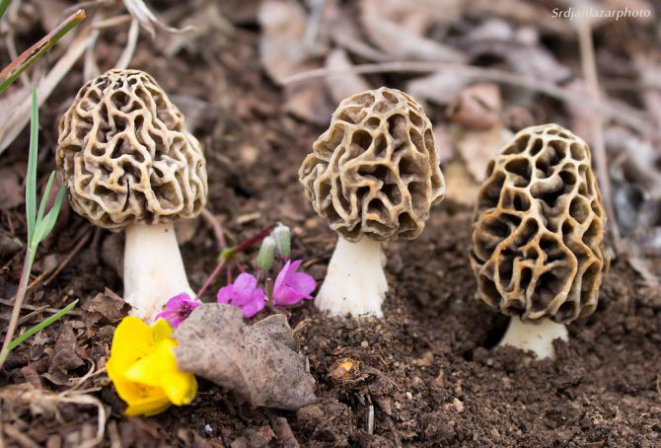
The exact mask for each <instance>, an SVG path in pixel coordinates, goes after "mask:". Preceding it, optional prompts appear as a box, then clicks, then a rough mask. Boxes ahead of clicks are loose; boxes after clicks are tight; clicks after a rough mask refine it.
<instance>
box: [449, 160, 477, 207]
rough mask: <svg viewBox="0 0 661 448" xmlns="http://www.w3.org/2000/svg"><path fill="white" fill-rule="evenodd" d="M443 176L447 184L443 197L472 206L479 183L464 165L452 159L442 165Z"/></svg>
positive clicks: (475, 200) (475, 199)
mask: <svg viewBox="0 0 661 448" xmlns="http://www.w3.org/2000/svg"><path fill="white" fill-rule="evenodd" d="M443 176H444V177H445V184H446V185H447V192H446V195H445V199H446V200H448V201H452V202H457V203H459V204H464V205H466V206H468V207H474V206H475V203H476V202H477V194H478V192H479V191H480V184H479V183H478V182H476V181H475V180H474V179H473V178H472V176H471V175H470V174H469V173H468V171H467V169H466V165H465V164H464V163H462V162H461V161H459V160H456V159H453V160H451V161H450V162H448V163H446V164H445V165H444V166H443Z"/></svg>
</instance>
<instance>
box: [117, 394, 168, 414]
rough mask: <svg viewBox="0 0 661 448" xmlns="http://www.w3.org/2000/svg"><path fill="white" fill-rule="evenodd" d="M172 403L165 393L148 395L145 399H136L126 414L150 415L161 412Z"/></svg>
mask: <svg viewBox="0 0 661 448" xmlns="http://www.w3.org/2000/svg"><path fill="white" fill-rule="evenodd" d="M171 405H172V403H171V402H170V400H168V397H166V396H165V395H162V396H156V397H147V398H145V399H143V400H138V401H134V402H133V403H130V404H129V407H128V408H126V411H124V412H125V414H126V415H127V416H129V417H134V416H136V415H145V416H147V417H150V416H152V415H156V414H160V413H161V412H163V411H165V410H166V409H167V408H169V407H170V406H171Z"/></svg>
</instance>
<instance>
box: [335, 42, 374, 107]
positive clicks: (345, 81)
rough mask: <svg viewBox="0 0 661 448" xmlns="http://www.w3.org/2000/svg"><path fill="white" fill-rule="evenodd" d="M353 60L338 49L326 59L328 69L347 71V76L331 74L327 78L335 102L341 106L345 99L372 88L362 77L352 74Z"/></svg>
mask: <svg viewBox="0 0 661 448" xmlns="http://www.w3.org/2000/svg"><path fill="white" fill-rule="evenodd" d="M351 67H352V64H351V60H350V59H349V56H347V53H346V51H344V50H342V49H341V48H337V49H335V50H333V51H331V52H330V53H329V54H328V56H327V57H326V68H327V69H329V70H331V71H333V72H341V71H346V72H347V73H346V74H341V75H340V74H335V73H333V74H330V75H328V76H326V77H325V80H326V85H327V86H328V90H329V91H330V94H331V98H332V99H333V102H335V103H336V104H339V103H340V102H341V101H342V100H343V99H345V98H348V97H350V96H352V95H355V94H357V93H361V92H364V91H365V90H369V88H370V86H369V84H368V83H367V81H365V79H363V77H362V76H360V75H358V74H356V73H351V72H350V69H351Z"/></svg>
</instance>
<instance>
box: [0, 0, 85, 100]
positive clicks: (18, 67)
mask: <svg viewBox="0 0 661 448" xmlns="http://www.w3.org/2000/svg"><path fill="white" fill-rule="evenodd" d="M84 19H85V11H83V10H82V9H79V10H78V11H76V12H75V13H73V14H72V15H70V16H69V17H68V18H67V19H66V20H65V21H64V22H62V23H61V24H59V25H58V26H57V28H55V29H54V30H52V31H51V32H50V33H48V34H47V35H46V36H44V37H42V38H41V40H39V42H37V43H36V44H34V45H32V46H31V47H30V48H28V49H27V50H25V51H24V52H23V53H22V54H21V55H20V56H19V57H17V58H16V59H14V60H13V61H12V62H11V64H9V65H8V66H7V67H5V68H4V69H3V70H2V72H0V92H2V91H4V90H5V89H6V88H7V87H9V86H10V85H11V84H12V83H13V82H14V81H16V79H17V78H18V77H19V76H21V74H22V73H23V72H24V71H25V70H27V69H28V68H29V67H30V66H31V65H32V64H33V63H34V62H35V61H36V60H37V59H39V58H40V57H41V56H42V55H43V54H44V53H46V52H47V51H48V50H49V49H50V48H51V47H52V46H53V45H55V44H56V43H57V41H59V40H60V39H62V37H64V35H65V34H67V33H68V32H69V31H71V30H72V29H73V28H74V27H75V26H76V25H78V24H79V23H80V22H82V21H83V20H84Z"/></svg>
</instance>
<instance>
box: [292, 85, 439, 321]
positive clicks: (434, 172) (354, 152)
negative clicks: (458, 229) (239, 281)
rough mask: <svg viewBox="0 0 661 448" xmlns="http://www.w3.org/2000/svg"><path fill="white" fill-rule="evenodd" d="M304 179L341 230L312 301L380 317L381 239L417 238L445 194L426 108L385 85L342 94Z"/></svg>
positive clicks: (334, 310) (335, 310)
mask: <svg viewBox="0 0 661 448" xmlns="http://www.w3.org/2000/svg"><path fill="white" fill-rule="evenodd" d="M299 179H300V181H301V183H302V184H303V186H304V188H305V193H306V196H307V197H308V199H310V201H311V202H312V205H313V207H314V209H315V210H316V212H317V213H318V214H319V215H320V216H322V217H324V218H326V219H327V220H328V222H329V224H330V227H331V228H332V229H333V230H335V231H336V232H337V233H338V234H339V236H340V238H339V239H338V242H337V245H336V247H335V251H334V252H333V256H332V258H331V260H330V263H329V265H328V271H327V274H326V279H325V280H324V283H323V284H322V286H321V288H320V289H319V292H318V294H317V297H316V299H315V304H316V305H317V307H318V308H319V309H321V310H327V311H330V313H331V314H333V315H347V314H349V315H351V316H354V317H357V316H362V315H371V316H376V317H381V316H383V313H382V310H381V303H382V302H383V299H384V297H385V293H386V291H387V290H388V282H387V280H386V276H385V272H384V270H383V262H382V255H383V253H382V248H381V242H382V241H387V240H391V239H413V238H416V237H417V236H418V235H420V233H421V232H422V231H423V229H424V227H425V221H426V220H427V218H428V217H429V209H430V208H431V206H432V205H434V204H437V203H439V202H440V201H441V200H442V199H443V196H444V194H445V181H444V179H443V173H441V169H440V167H439V157H438V148H437V147H436V144H435V142H434V136H433V133H432V129H431V123H430V122H429V119H428V118H427V116H426V115H425V113H424V111H423V109H422V107H421V106H420V105H419V104H418V103H416V102H415V100H413V98H411V97H410V96H409V95H407V94H405V93H403V92H400V91H398V90H393V89H388V88H385V87H383V88H380V89H378V90H369V91H367V92H363V93H360V94H358V95H354V96H351V97H349V98H347V99H345V100H344V101H342V102H341V103H340V105H339V107H338V108H337V110H336V111H335V112H334V113H333V117H332V119H331V123H330V127H329V129H328V130H327V131H326V132H324V133H323V134H322V135H321V136H320V137H319V139H318V140H317V141H316V142H315V143H314V145H313V147H312V153H310V154H309V155H308V156H307V157H306V158H305V160H304V162H303V164H302V166H301V169H300V170H299Z"/></svg>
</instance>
